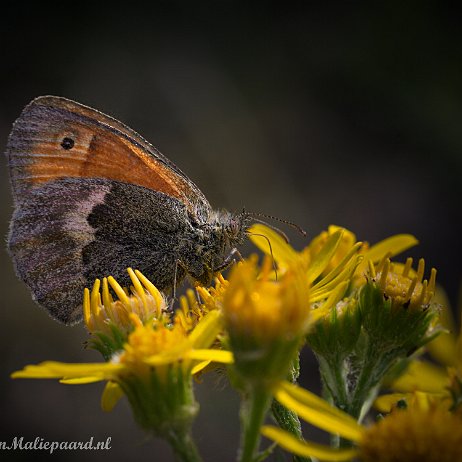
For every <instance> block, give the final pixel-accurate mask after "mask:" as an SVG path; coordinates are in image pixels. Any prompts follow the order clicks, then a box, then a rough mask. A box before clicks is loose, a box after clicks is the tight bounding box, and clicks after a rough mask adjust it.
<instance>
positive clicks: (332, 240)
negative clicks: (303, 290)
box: [308, 229, 343, 282]
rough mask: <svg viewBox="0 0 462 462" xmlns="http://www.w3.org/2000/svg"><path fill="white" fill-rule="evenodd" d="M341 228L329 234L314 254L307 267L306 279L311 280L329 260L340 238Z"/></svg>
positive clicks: (321, 270)
mask: <svg viewBox="0 0 462 462" xmlns="http://www.w3.org/2000/svg"><path fill="white" fill-rule="evenodd" d="M342 235H343V229H339V230H338V231H336V232H335V233H334V234H332V235H330V236H329V238H328V239H327V241H326V243H325V244H324V245H323V247H322V249H321V251H320V252H319V253H318V254H316V256H315V257H314V259H313V260H312V261H311V262H310V266H309V269H308V280H309V281H310V282H313V281H314V280H315V279H316V278H317V277H318V276H319V275H320V274H321V273H322V272H323V271H324V269H325V268H326V266H327V265H328V264H329V262H330V260H331V259H332V257H333V256H334V254H335V251H336V250H337V247H338V245H339V244H340V240H341V239H342Z"/></svg>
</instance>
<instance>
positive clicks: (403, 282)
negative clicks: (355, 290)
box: [369, 258, 436, 309]
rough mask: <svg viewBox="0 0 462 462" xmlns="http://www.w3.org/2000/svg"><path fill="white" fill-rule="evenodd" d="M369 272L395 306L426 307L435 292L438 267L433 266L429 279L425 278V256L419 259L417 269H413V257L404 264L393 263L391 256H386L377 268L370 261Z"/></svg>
mask: <svg viewBox="0 0 462 462" xmlns="http://www.w3.org/2000/svg"><path fill="white" fill-rule="evenodd" d="M369 272H370V274H371V276H372V278H373V280H374V281H375V282H376V284H377V285H378V286H379V287H380V289H381V290H382V291H383V293H384V295H385V296H386V297H388V298H390V299H391V300H392V305H393V306H403V305H404V306H406V307H409V308H411V309H419V308H422V307H426V306H427V305H428V304H429V303H430V301H431V299H432V297H433V295H434V293H435V284H436V269H435V268H432V270H431V272H430V279H429V280H427V279H423V276H424V272H425V261H424V259H423V258H421V259H420V260H419V264H418V267H417V271H414V270H413V269H412V258H408V259H407V260H406V263H405V264H404V265H401V264H396V263H395V264H393V263H391V262H390V259H389V258H384V259H382V260H381V262H380V263H379V264H378V266H377V268H375V267H374V265H373V264H372V263H371V262H370V263H369Z"/></svg>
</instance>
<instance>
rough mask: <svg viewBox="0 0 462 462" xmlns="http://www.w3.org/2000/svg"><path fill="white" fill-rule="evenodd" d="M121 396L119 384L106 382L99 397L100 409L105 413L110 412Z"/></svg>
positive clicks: (122, 393)
mask: <svg viewBox="0 0 462 462" xmlns="http://www.w3.org/2000/svg"><path fill="white" fill-rule="evenodd" d="M123 395H124V392H123V390H122V388H120V386H119V384H117V383H116V382H108V383H107V384H106V386H105V387H104V391H103V394H102V395H101V409H103V411H106V412H110V411H112V409H114V406H115V405H116V404H117V403H118V402H119V400H120V398H122V396H123Z"/></svg>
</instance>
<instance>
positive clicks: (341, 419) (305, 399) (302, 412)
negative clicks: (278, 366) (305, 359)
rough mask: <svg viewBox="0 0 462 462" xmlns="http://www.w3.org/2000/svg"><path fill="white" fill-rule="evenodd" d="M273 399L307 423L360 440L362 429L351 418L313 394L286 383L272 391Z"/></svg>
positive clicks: (353, 439)
mask: <svg viewBox="0 0 462 462" xmlns="http://www.w3.org/2000/svg"><path fill="white" fill-rule="evenodd" d="M273 393H274V397H275V398H276V399H277V400H278V401H279V402H280V403H281V404H283V405H284V406H286V407H287V408H288V409H291V410H292V411H294V412H295V413H296V414H297V415H299V416H300V417H302V418H303V419H304V420H306V421H307V422H310V423H311V424H313V425H315V426H317V427H319V428H322V429H324V430H326V431H328V432H330V433H334V434H335V433H338V434H339V435H341V436H343V437H344V438H348V439H350V440H352V441H359V440H360V439H361V434H362V427H361V425H359V424H358V423H357V422H356V420H355V419H353V417H351V416H349V415H348V414H346V413H345V412H343V411H341V410H340V409H337V408H336V407H334V406H331V405H330V404H329V403H328V402H327V401H325V400H323V399H322V398H320V397H319V396H316V395H315V394H314V393H311V392H309V391H308V390H305V389H303V388H301V387H298V386H297V385H294V384H291V383H289V382H287V381H285V382H281V383H280V385H279V387H277V388H276V389H275V390H274V392H273Z"/></svg>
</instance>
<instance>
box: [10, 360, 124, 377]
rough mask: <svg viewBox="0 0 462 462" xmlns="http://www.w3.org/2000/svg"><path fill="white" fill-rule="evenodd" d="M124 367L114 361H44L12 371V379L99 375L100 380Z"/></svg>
mask: <svg viewBox="0 0 462 462" xmlns="http://www.w3.org/2000/svg"><path fill="white" fill-rule="evenodd" d="M122 369H124V366H123V365H121V364H114V363H77V364H69V363H60V362H56V361H45V362H43V363H40V364H37V365H29V366H26V367H25V368H24V369H22V370H20V371H16V372H13V373H12V374H11V377H12V378H13V379H62V378H64V377H65V378H66V379H71V378H81V377H87V376H93V377H100V378H101V380H103V379H107V378H111V377H112V376H113V375H114V374H117V373H118V372H119V371H121V370H122Z"/></svg>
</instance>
